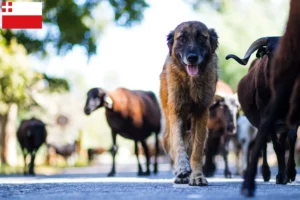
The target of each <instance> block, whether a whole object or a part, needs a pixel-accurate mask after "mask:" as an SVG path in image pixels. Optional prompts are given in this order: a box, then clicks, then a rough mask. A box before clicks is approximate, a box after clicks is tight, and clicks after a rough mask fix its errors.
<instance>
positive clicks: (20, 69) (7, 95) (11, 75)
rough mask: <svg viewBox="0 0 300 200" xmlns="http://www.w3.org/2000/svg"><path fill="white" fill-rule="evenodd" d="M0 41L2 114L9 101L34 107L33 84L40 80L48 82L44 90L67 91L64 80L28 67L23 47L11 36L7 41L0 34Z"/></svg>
mask: <svg viewBox="0 0 300 200" xmlns="http://www.w3.org/2000/svg"><path fill="white" fill-rule="evenodd" d="M0 41H1V43H0V55H1V56H0V114H4V113H6V112H7V111H8V107H9V105H10V104H11V103H16V104H17V105H18V106H19V107H20V108H21V109H25V108H26V109H27V108H30V107H32V106H38V104H37V103H36V101H35V100H34V98H33V93H34V92H36V91H37V90H38V87H37V85H38V83H40V82H41V81H46V82H47V83H48V84H47V85H46V87H43V88H42V89H43V90H45V89H46V91H50V92H54V91H56V92H62V91H68V90H69V84H68V82H67V81H66V80H64V79H60V78H55V77H48V76H46V75H43V74H41V73H38V72H35V71H33V70H31V69H30V67H29V64H30V63H29V60H28V57H27V52H26V50H25V48H24V47H23V46H22V45H20V44H18V43H17V41H16V40H15V39H12V40H11V41H10V43H9V44H7V43H6V40H5V39H4V38H3V36H2V35H1V34H0Z"/></svg>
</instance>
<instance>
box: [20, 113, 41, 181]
mask: <svg viewBox="0 0 300 200" xmlns="http://www.w3.org/2000/svg"><path fill="white" fill-rule="evenodd" d="M46 137H47V130H46V125H45V124H44V123H43V122H42V121H41V120H39V119H37V118H34V117H33V118H31V119H27V120H22V121H21V124H20V126H19V128H18V130H17V138H18V141H19V143H20V146H21V149H22V153H23V158H24V174H27V173H28V174H30V175H35V172H34V160H35V155H36V152H37V151H38V149H39V148H40V146H41V145H42V144H43V143H44V142H45V141H46ZM28 154H30V156H31V160H30V164H29V169H27V162H26V158H27V155H28Z"/></svg>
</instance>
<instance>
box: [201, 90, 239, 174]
mask: <svg viewBox="0 0 300 200" xmlns="http://www.w3.org/2000/svg"><path fill="white" fill-rule="evenodd" d="M232 120H233V119H232V115H231V113H230V110H229V107H228V106H227V105H226V103H225V100H224V98H222V97H219V96H217V95H216V96H215V101H214V102H213V104H212V105H211V106H210V108H209V118H208V122H207V128H208V138H207V143H206V148H205V162H204V165H203V173H204V175H205V176H206V177H211V176H213V175H214V173H215V170H216V165H215V163H214V158H215V156H216V155H217V154H219V153H220V154H221V155H222V156H223V158H224V163H225V169H224V176H225V177H226V178H231V172H230V170H229V167H228V159H227V156H228V145H229V141H230V138H231V131H232V130H233V129H232Z"/></svg>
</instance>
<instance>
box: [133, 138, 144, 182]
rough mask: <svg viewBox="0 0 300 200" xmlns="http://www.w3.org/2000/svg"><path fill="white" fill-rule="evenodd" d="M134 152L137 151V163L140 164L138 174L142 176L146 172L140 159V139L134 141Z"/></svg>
mask: <svg viewBox="0 0 300 200" xmlns="http://www.w3.org/2000/svg"><path fill="white" fill-rule="evenodd" d="M134 152H135V155H136V159H137V164H138V176H142V175H144V173H143V169H142V166H141V163H140V159H139V149H138V141H137V140H135V141H134Z"/></svg>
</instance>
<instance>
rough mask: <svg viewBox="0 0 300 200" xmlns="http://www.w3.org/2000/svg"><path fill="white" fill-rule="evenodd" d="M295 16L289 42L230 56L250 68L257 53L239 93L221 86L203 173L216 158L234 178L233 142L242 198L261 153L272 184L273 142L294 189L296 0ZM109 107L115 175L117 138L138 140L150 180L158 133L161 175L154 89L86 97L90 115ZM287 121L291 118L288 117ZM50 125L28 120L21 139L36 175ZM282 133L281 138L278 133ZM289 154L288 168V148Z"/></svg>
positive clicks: (259, 43) (273, 40)
mask: <svg viewBox="0 0 300 200" xmlns="http://www.w3.org/2000/svg"><path fill="white" fill-rule="evenodd" d="M290 9H291V10H290V16H289V19H288V24H287V28H286V32H285V34H284V36H283V37H262V38H259V39H257V40H256V41H254V42H253V43H252V44H251V45H250V47H249V49H248V50H247V52H246V55H245V57H244V58H243V59H241V58H239V57H237V56H236V55H228V56H227V57H226V59H230V58H231V59H234V60H235V61H237V62H238V63H240V64H242V65H246V64H247V62H248V60H249V58H250V56H251V54H252V53H254V52H255V51H257V53H256V57H257V58H256V59H255V60H254V61H253V62H252V63H251V65H250V67H249V70H248V73H247V74H246V75H245V76H244V77H243V78H242V79H241V80H240V82H239V84H238V87H237V94H235V93H234V92H233V90H232V89H231V88H230V87H229V86H228V85H227V84H226V83H224V82H222V81H220V80H219V81H218V83H217V87H216V93H215V96H214V101H213V103H212V104H211V106H210V108H209V111H210V114H209V119H208V123H207V128H208V131H209V132H208V138H207V142H206V146H205V149H204V152H205V159H204V165H203V172H204V174H205V176H206V177H210V176H213V175H214V173H215V171H216V168H217V167H216V164H215V161H214V159H215V157H216V155H218V154H220V155H222V157H223V158H224V162H225V170H224V176H225V177H226V178H230V177H231V176H232V173H231V171H230V169H229V166H228V158H227V156H228V148H229V147H228V146H229V142H230V141H233V144H234V147H235V153H236V155H237V157H238V156H239V155H240V152H242V162H241V163H242V166H241V165H240V161H239V160H238V159H237V163H236V168H237V170H236V173H237V174H240V175H243V176H244V179H245V180H244V183H243V187H242V193H243V194H244V195H245V196H253V195H254V190H255V181H254V178H255V176H256V167H257V164H258V158H259V157H260V155H261V153H262V159H263V164H262V166H261V173H262V176H263V178H264V180H265V181H269V180H270V168H269V165H268V162H267V149H266V148H267V143H268V142H270V141H272V143H273V147H274V151H275V153H276V156H277V161H278V174H277V176H276V183H277V184H287V183H288V182H292V181H294V180H295V177H296V169H295V167H296V164H295V159H294V154H295V143H296V139H297V127H298V125H299V119H300V118H299V117H298V116H297V115H299V114H298V113H299V109H298V104H297V103H299V97H298V96H299V95H298V93H297V89H299V84H300V81H299V80H300V79H299V74H300V73H299V72H300V71H299V69H300V68H299V66H298V64H299V62H300V60H299V59H300V58H299V57H298V55H297V51H298V47H299V45H298V44H299V43H300V35H299V34H300V31H299V28H298V24H299V21H300V12H299V11H300V3H299V2H297V1H296V0H291V8H290ZM298 36H299V37H298ZM101 107H104V108H105V115H106V119H107V122H108V124H109V126H110V128H111V136H112V141H113V147H112V149H111V154H112V158H113V159H112V160H113V163H112V168H111V171H110V172H109V174H108V176H114V175H115V173H116V170H115V156H116V153H117V151H118V145H117V141H116V136H117V134H119V135H120V136H122V137H124V138H127V139H130V140H133V141H134V143H135V145H134V147H135V154H136V157H137V161H138V175H150V173H151V172H150V154H149V148H148V145H147V143H146V140H147V138H148V137H149V136H150V135H151V134H152V133H154V134H155V149H156V153H155V161H154V164H153V173H157V172H158V159H157V157H158V153H159V145H160V142H159V133H160V132H161V129H162V127H161V121H162V114H161V108H160V104H159V101H158V100H157V98H156V96H155V95H154V93H153V92H150V91H141V90H129V89H126V88H118V89H116V90H114V91H106V90H103V89H101V88H92V89H91V90H89V91H88V93H87V100H86V104H85V107H84V113H85V114H86V115H89V114H91V113H92V112H93V111H95V110H96V109H98V108H101ZM286 119H287V120H286ZM46 135H47V131H46V128H45V124H44V123H43V122H41V121H40V120H38V119H29V120H23V121H22V123H21V125H20V127H19V129H18V132H17V136H18V140H19V142H20V145H21V147H22V150H23V152H24V156H25V155H27V154H28V153H29V154H31V163H30V167H29V173H30V174H33V173H34V164H33V163H34V157H35V154H36V151H37V150H38V148H39V147H40V146H41V144H42V143H43V142H45V140H46ZM277 135H278V136H277ZM139 142H140V143H141V145H142V147H143V150H144V155H145V157H146V171H143V170H142V167H141V163H140V161H139V157H138V143H139ZM286 149H288V150H289V158H288V161H287V163H286V161H285V151H286Z"/></svg>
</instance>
